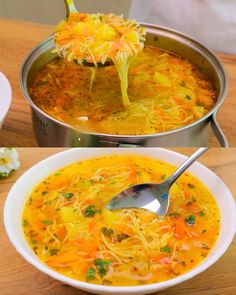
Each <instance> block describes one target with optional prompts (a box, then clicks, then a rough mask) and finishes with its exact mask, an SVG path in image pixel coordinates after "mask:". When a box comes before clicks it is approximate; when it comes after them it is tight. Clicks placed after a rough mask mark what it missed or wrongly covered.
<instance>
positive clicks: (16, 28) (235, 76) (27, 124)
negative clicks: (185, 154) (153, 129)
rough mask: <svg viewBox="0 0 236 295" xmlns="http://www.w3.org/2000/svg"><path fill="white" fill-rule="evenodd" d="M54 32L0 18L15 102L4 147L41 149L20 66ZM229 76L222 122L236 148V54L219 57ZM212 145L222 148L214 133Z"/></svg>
mask: <svg viewBox="0 0 236 295" xmlns="http://www.w3.org/2000/svg"><path fill="white" fill-rule="evenodd" d="M52 32H53V28H52V27H50V26H45V25H39V24H35V23H27V22H20V21H13V20H6V19H0V70H1V71H2V72H3V73H4V74H5V75H6V76H7V77H8V79H9V80H10V83H11V85H12V88H13V103H12V106H11V108H10V112H9V114H8V116H7V118H6V121H5V124H4V126H3V129H2V130H0V146H19V147H20V146H22V147H24V146H25V147H27V146H37V143H36V140H35V137H34V134H33V129H32V123H31V115H30V109H29V106H28V103H27V102H26V101H25V99H24V98H23V95H22V93H21V91H20V87H19V82H18V75H19V70H20V66H21V64H22V62H23V60H24V58H25V57H26V55H27V54H28V53H29V51H30V50H31V49H32V48H33V47H34V46H35V45H36V44H37V43H38V42H39V41H41V40H43V39H44V38H46V37H47V36H49V35H50V34H51V33H52ZM218 56H219V57H220V59H221V60H222V61H223V63H224V65H225V68H226V70H227V71H228V75H229V92H228V95H227V99H226V100H225V102H224V104H223V106H222V107H221V109H220V112H219V115H218V119H219V123H220V125H221V127H222V129H223V130H224V132H225V134H226V136H227V138H228V140H229V143H230V145H231V146H236V128H235V126H236V115H235V109H236V102H235V96H236V55H228V54H218ZM210 143H211V146H218V143H217V141H216V139H215V137H214V135H213V134H211V137H210Z"/></svg>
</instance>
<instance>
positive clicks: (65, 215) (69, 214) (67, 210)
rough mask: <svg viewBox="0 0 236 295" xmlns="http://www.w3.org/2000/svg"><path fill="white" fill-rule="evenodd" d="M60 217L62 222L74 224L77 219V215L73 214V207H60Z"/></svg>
mask: <svg viewBox="0 0 236 295" xmlns="http://www.w3.org/2000/svg"><path fill="white" fill-rule="evenodd" d="M60 216H61V219H62V221H63V222H74V221H76V220H77V219H78V215H77V213H76V212H74V208H73V207H62V208H61V209H60Z"/></svg>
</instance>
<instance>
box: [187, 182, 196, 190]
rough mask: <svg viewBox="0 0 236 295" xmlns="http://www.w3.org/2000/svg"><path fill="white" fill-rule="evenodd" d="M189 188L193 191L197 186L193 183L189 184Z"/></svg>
mask: <svg viewBox="0 0 236 295" xmlns="http://www.w3.org/2000/svg"><path fill="white" fill-rule="evenodd" d="M188 187H189V188H191V189H193V188H195V187H196V186H195V185H193V184H192V183H188Z"/></svg>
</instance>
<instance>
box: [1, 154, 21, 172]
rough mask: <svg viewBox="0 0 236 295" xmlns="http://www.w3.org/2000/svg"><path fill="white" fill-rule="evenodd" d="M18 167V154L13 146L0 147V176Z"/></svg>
mask: <svg viewBox="0 0 236 295" xmlns="http://www.w3.org/2000/svg"><path fill="white" fill-rule="evenodd" d="M19 168H20V162H19V155H18V153H17V151H16V150H15V149H13V148H0V177H1V176H2V177H6V176H8V175H9V173H10V172H11V171H12V170H17V169H19Z"/></svg>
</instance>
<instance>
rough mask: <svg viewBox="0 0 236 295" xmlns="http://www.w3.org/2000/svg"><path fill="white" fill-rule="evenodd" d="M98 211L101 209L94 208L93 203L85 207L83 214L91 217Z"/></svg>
mask: <svg viewBox="0 0 236 295" xmlns="http://www.w3.org/2000/svg"><path fill="white" fill-rule="evenodd" d="M99 212H101V210H97V209H95V206H94V205H90V206H88V207H87V208H86V209H85V211H84V214H85V216H86V217H93V216H94V215H95V214H96V213H99Z"/></svg>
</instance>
